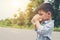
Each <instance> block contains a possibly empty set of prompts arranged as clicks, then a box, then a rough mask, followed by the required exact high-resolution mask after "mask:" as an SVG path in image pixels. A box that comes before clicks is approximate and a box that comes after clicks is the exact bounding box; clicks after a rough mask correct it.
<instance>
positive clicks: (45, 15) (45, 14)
mask: <svg viewBox="0 0 60 40" xmlns="http://www.w3.org/2000/svg"><path fill="white" fill-rule="evenodd" d="M38 14H39V15H40V17H41V19H42V20H48V19H50V16H51V13H49V12H45V11H43V10H39V11H38Z"/></svg>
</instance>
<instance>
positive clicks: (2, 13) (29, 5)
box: [0, 0, 60, 31]
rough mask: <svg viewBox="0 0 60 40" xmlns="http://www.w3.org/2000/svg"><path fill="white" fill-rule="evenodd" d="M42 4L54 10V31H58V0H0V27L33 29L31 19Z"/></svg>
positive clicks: (59, 5)
mask: <svg viewBox="0 0 60 40" xmlns="http://www.w3.org/2000/svg"><path fill="white" fill-rule="evenodd" d="M42 3H51V4H52V5H53V8H54V16H53V19H54V20H55V28H54V30H55V31H60V0H0V27H10V28H20V29H33V28H34V26H33V25H32V23H31V19H32V17H33V16H34V15H35V14H36V13H35V9H36V8H37V7H38V6H39V5H40V4H42Z"/></svg>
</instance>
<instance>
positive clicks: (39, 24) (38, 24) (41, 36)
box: [31, 3, 54, 40]
mask: <svg viewBox="0 0 60 40" xmlns="http://www.w3.org/2000/svg"><path fill="white" fill-rule="evenodd" d="M37 13H38V14H36V15H35V16H34V17H33V18H32V20H31V22H32V23H33V24H34V25H35V29H36V32H37V40H51V35H52V31H53V28H54V20H52V16H53V13H54V10H53V7H52V5H51V4H49V3H44V4H42V5H40V6H39V7H38V9H37Z"/></svg>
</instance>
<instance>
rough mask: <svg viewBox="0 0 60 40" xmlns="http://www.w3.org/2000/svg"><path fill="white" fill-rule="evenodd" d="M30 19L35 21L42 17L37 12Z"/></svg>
mask: <svg viewBox="0 0 60 40" xmlns="http://www.w3.org/2000/svg"><path fill="white" fill-rule="evenodd" d="M31 21H34V22H36V21H42V19H41V17H40V16H39V14H36V15H35V16H34V17H33V18H32V20H31Z"/></svg>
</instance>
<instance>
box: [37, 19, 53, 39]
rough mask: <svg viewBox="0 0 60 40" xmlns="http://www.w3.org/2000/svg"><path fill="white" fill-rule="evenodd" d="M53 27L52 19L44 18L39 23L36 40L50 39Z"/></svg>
mask: <svg viewBox="0 0 60 40" xmlns="http://www.w3.org/2000/svg"><path fill="white" fill-rule="evenodd" d="M53 28H54V20H46V21H43V22H41V23H40V26H39V27H38V29H36V32H37V40H51V39H52V38H51V37H52V31H53Z"/></svg>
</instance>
